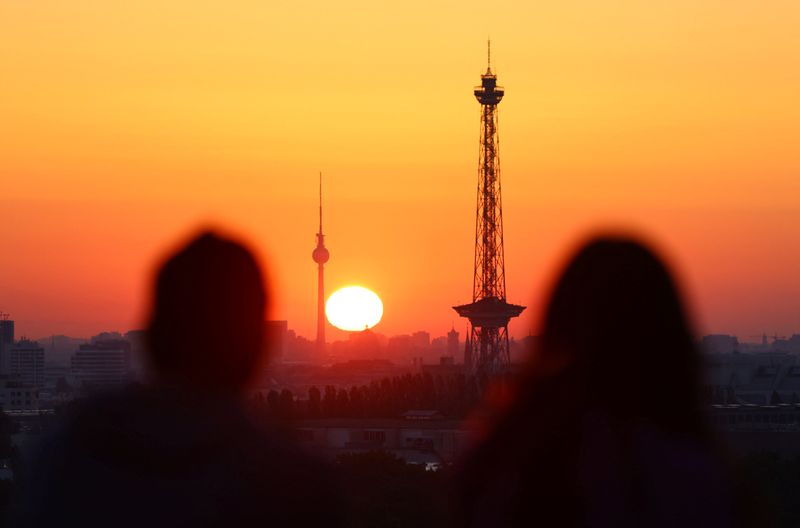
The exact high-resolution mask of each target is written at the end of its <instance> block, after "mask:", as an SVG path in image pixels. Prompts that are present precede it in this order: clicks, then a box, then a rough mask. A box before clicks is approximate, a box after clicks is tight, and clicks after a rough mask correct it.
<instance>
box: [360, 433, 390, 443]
mask: <svg viewBox="0 0 800 528" xmlns="http://www.w3.org/2000/svg"><path fill="white" fill-rule="evenodd" d="M364 440H366V441H367V442H380V443H383V442H385V441H386V431H364Z"/></svg>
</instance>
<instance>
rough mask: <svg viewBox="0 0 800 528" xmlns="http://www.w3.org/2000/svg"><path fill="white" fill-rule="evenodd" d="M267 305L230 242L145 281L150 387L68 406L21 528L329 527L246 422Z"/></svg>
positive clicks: (192, 246)
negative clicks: (149, 304) (149, 293)
mask: <svg viewBox="0 0 800 528" xmlns="http://www.w3.org/2000/svg"><path fill="white" fill-rule="evenodd" d="M266 304H267V298H266V294H265V290H264V285H263V280H262V275H261V271H260V269H259V266H258V264H257V263H256V261H255V259H254V258H253V256H252V255H251V253H250V252H249V251H248V250H247V249H246V248H244V247H243V246H242V245H240V244H238V243H236V242H233V241H231V240H226V239H224V238H220V237H218V236H217V235H214V234H212V233H205V234H202V235H200V236H199V237H197V238H196V239H194V240H193V241H191V242H190V243H189V244H188V245H187V246H186V247H185V248H183V249H181V250H180V251H178V252H177V253H176V254H175V255H173V256H172V257H171V258H169V259H168V260H167V262H166V263H165V264H164V265H163V267H162V268H161V270H160V272H159V273H158V277H157V282H156V287H155V299H154V305H153V310H152V316H151V319H150V324H149V329H148V336H149V345H150V346H149V350H150V359H151V362H152V365H153V367H154V370H155V377H156V381H155V383H153V384H152V386H150V387H147V388H144V389H138V390H128V391H126V392H123V393H120V394H116V395H111V394H108V395H105V396H102V397H98V398H94V399H92V400H89V401H87V402H86V403H85V404H83V405H81V406H80V407H79V408H78V409H77V411H76V412H74V413H73V415H72V416H71V417H70V418H69V420H68V421H67V423H66V425H65V426H64V428H63V429H62V430H61V431H59V432H58V434H56V435H55V436H54V437H53V438H52V439H51V440H50V441H49V442H48V443H47V445H46V448H45V450H44V451H43V454H42V457H41V459H40V464H39V469H38V471H37V472H36V474H35V475H34V480H33V481H32V482H31V483H30V484H31V485H30V487H29V491H28V493H27V494H26V496H25V497H23V500H24V501H25V502H24V505H25V506H24V511H23V515H22V521H26V522H27V523H29V524H32V525H35V526H117V527H118V526H136V527H147V526H169V527H178V526H191V527H195V526H232V527H233V526H260V527H264V526H323V525H325V526H331V525H332V526H338V525H339V519H340V514H339V509H340V506H339V504H338V501H337V500H335V494H336V492H337V491H336V485H335V484H334V483H333V482H332V480H331V479H330V478H329V475H328V472H327V470H326V469H325V468H324V467H323V466H321V465H320V464H318V463H316V462H315V461H314V460H313V459H311V458H309V457H307V456H305V455H304V454H302V453H300V452H299V451H298V450H297V449H296V448H295V447H293V445H291V444H290V443H288V442H286V441H284V440H282V439H281V437H280V436H279V435H277V434H274V433H273V432H272V431H269V430H265V429H263V428H262V427H260V426H256V425H254V424H253V423H251V422H250V421H249V420H248V418H247V417H246V416H245V414H244V413H243V410H242V406H241V396H242V394H241V393H242V390H243V388H244V387H245V385H246V384H247V382H248V381H249V380H250V378H251V376H252V375H253V373H254V369H255V368H256V366H257V365H258V363H259V361H260V359H261V358H260V357H259V356H260V353H261V350H262V344H263V341H264V338H265V336H264V328H265V324H264V315H265V308H266Z"/></svg>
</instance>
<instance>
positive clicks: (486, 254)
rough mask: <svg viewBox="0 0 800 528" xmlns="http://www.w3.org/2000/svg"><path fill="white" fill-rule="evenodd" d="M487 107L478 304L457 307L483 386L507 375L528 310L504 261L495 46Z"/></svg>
mask: <svg viewBox="0 0 800 528" xmlns="http://www.w3.org/2000/svg"><path fill="white" fill-rule="evenodd" d="M473 93H474V94H475V98H476V99H477V100H478V102H479V103H480V104H481V136H480V149H479V152H480V154H479V156H478V204H477V210H476V219H475V268H474V269H475V271H474V275H473V281H472V303H470V304H464V305H461V306H454V307H453V309H454V310H455V311H456V312H458V315H460V316H461V317H466V318H467V319H469V322H470V326H471V329H470V332H469V335H468V336H467V342H466V350H465V354H464V363H465V369H466V373H467V375H468V376H474V377H475V378H477V379H478V381H479V383H482V382H484V381H485V380H486V379H487V378H488V377H490V376H492V375H494V374H498V373H502V372H504V371H505V370H506V369H507V368H508V366H509V364H510V363H511V358H510V356H509V350H508V322H509V320H510V319H511V318H512V317H517V316H518V315H519V314H521V313H522V311H523V310H524V309H525V307H524V306H519V305H516V304H509V303H507V302H506V273H505V258H504V256H503V204H502V199H501V196H500V156H499V153H498V147H499V144H500V140H499V136H498V132H497V124H498V121H497V105H498V104H499V103H500V101H501V100H502V99H503V94H504V90H503V88H502V87H500V86H497V75H495V74H494V73H492V55H491V42H489V43H488V67H487V68H486V73H484V74H483V75H481V85H480V86H477V87H475V90H474V92H473Z"/></svg>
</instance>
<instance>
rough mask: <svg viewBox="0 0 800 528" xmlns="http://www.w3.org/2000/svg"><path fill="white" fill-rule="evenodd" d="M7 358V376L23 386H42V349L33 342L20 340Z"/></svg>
mask: <svg viewBox="0 0 800 528" xmlns="http://www.w3.org/2000/svg"><path fill="white" fill-rule="evenodd" d="M8 356H9V369H8V373H9V375H10V376H11V377H12V378H13V379H15V380H18V381H20V382H21V383H23V384H25V385H30V386H34V387H41V386H42V385H44V378H45V370H44V348H42V347H41V346H40V345H39V343H37V342H35V341H29V340H28V339H21V340H20V341H18V342H17V343H16V344H15V345H14V346H13V347H12V348H11V351H10V353H9V354H8Z"/></svg>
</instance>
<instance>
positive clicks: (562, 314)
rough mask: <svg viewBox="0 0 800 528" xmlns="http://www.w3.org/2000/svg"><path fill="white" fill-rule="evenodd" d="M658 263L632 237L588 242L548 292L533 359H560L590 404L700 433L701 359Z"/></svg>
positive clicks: (674, 290) (675, 293)
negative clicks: (582, 387) (583, 390)
mask: <svg viewBox="0 0 800 528" xmlns="http://www.w3.org/2000/svg"><path fill="white" fill-rule="evenodd" d="M662 262H663V261H662V259H660V258H658V257H657V256H656V255H655V253H654V252H653V250H651V249H648V248H647V247H646V246H645V245H644V244H642V243H641V242H638V241H635V240H633V239H631V238H627V237H622V236H603V237H599V238H595V239H593V240H591V241H589V242H588V243H586V244H585V245H584V246H582V247H581V248H580V250H579V251H578V252H577V254H575V256H574V257H573V258H572V259H571V260H570V262H569V264H568V265H567V267H566V269H565V270H564V272H563V274H562V275H561V277H560V278H559V280H558V281H557V283H556V285H555V288H554V289H553V291H552V294H551V296H550V301H549V305H548V308H547V313H546V316H545V319H544V325H543V328H542V334H541V341H540V347H539V348H538V349H537V351H536V355H537V359H539V360H541V361H543V362H555V361H558V358H557V357H554V356H559V355H561V356H564V357H562V358H561V360H562V361H564V362H566V365H567V367H566V368H567V370H569V371H572V373H573V374H574V375H575V376H576V377H578V378H580V382H581V383H582V384H585V385H584V386H585V390H586V393H587V396H588V398H589V400H587V402H586V404H587V405H588V406H595V407H601V408H602V409H603V410H604V411H605V412H608V413H610V414H612V415H615V416H617V417H619V418H621V419H641V420H646V421H649V422H653V423H654V424H656V425H658V426H660V427H663V428H665V429H668V430H672V431H682V432H685V433H692V434H694V435H702V431H703V429H704V425H703V420H702V419H701V415H700V408H699V406H700V365H699V354H698V351H697V349H696V346H695V344H694V340H693V336H692V331H691V329H690V327H689V323H688V321H687V318H686V315H685V313H684V309H683V307H682V304H681V300H680V296H679V294H678V290H677V287H676V285H675V283H674V282H673V280H672V278H671V277H670V274H669V272H668V271H667V269H666V267H665V266H664V264H662ZM532 368H533V369H535V365H532Z"/></svg>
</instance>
